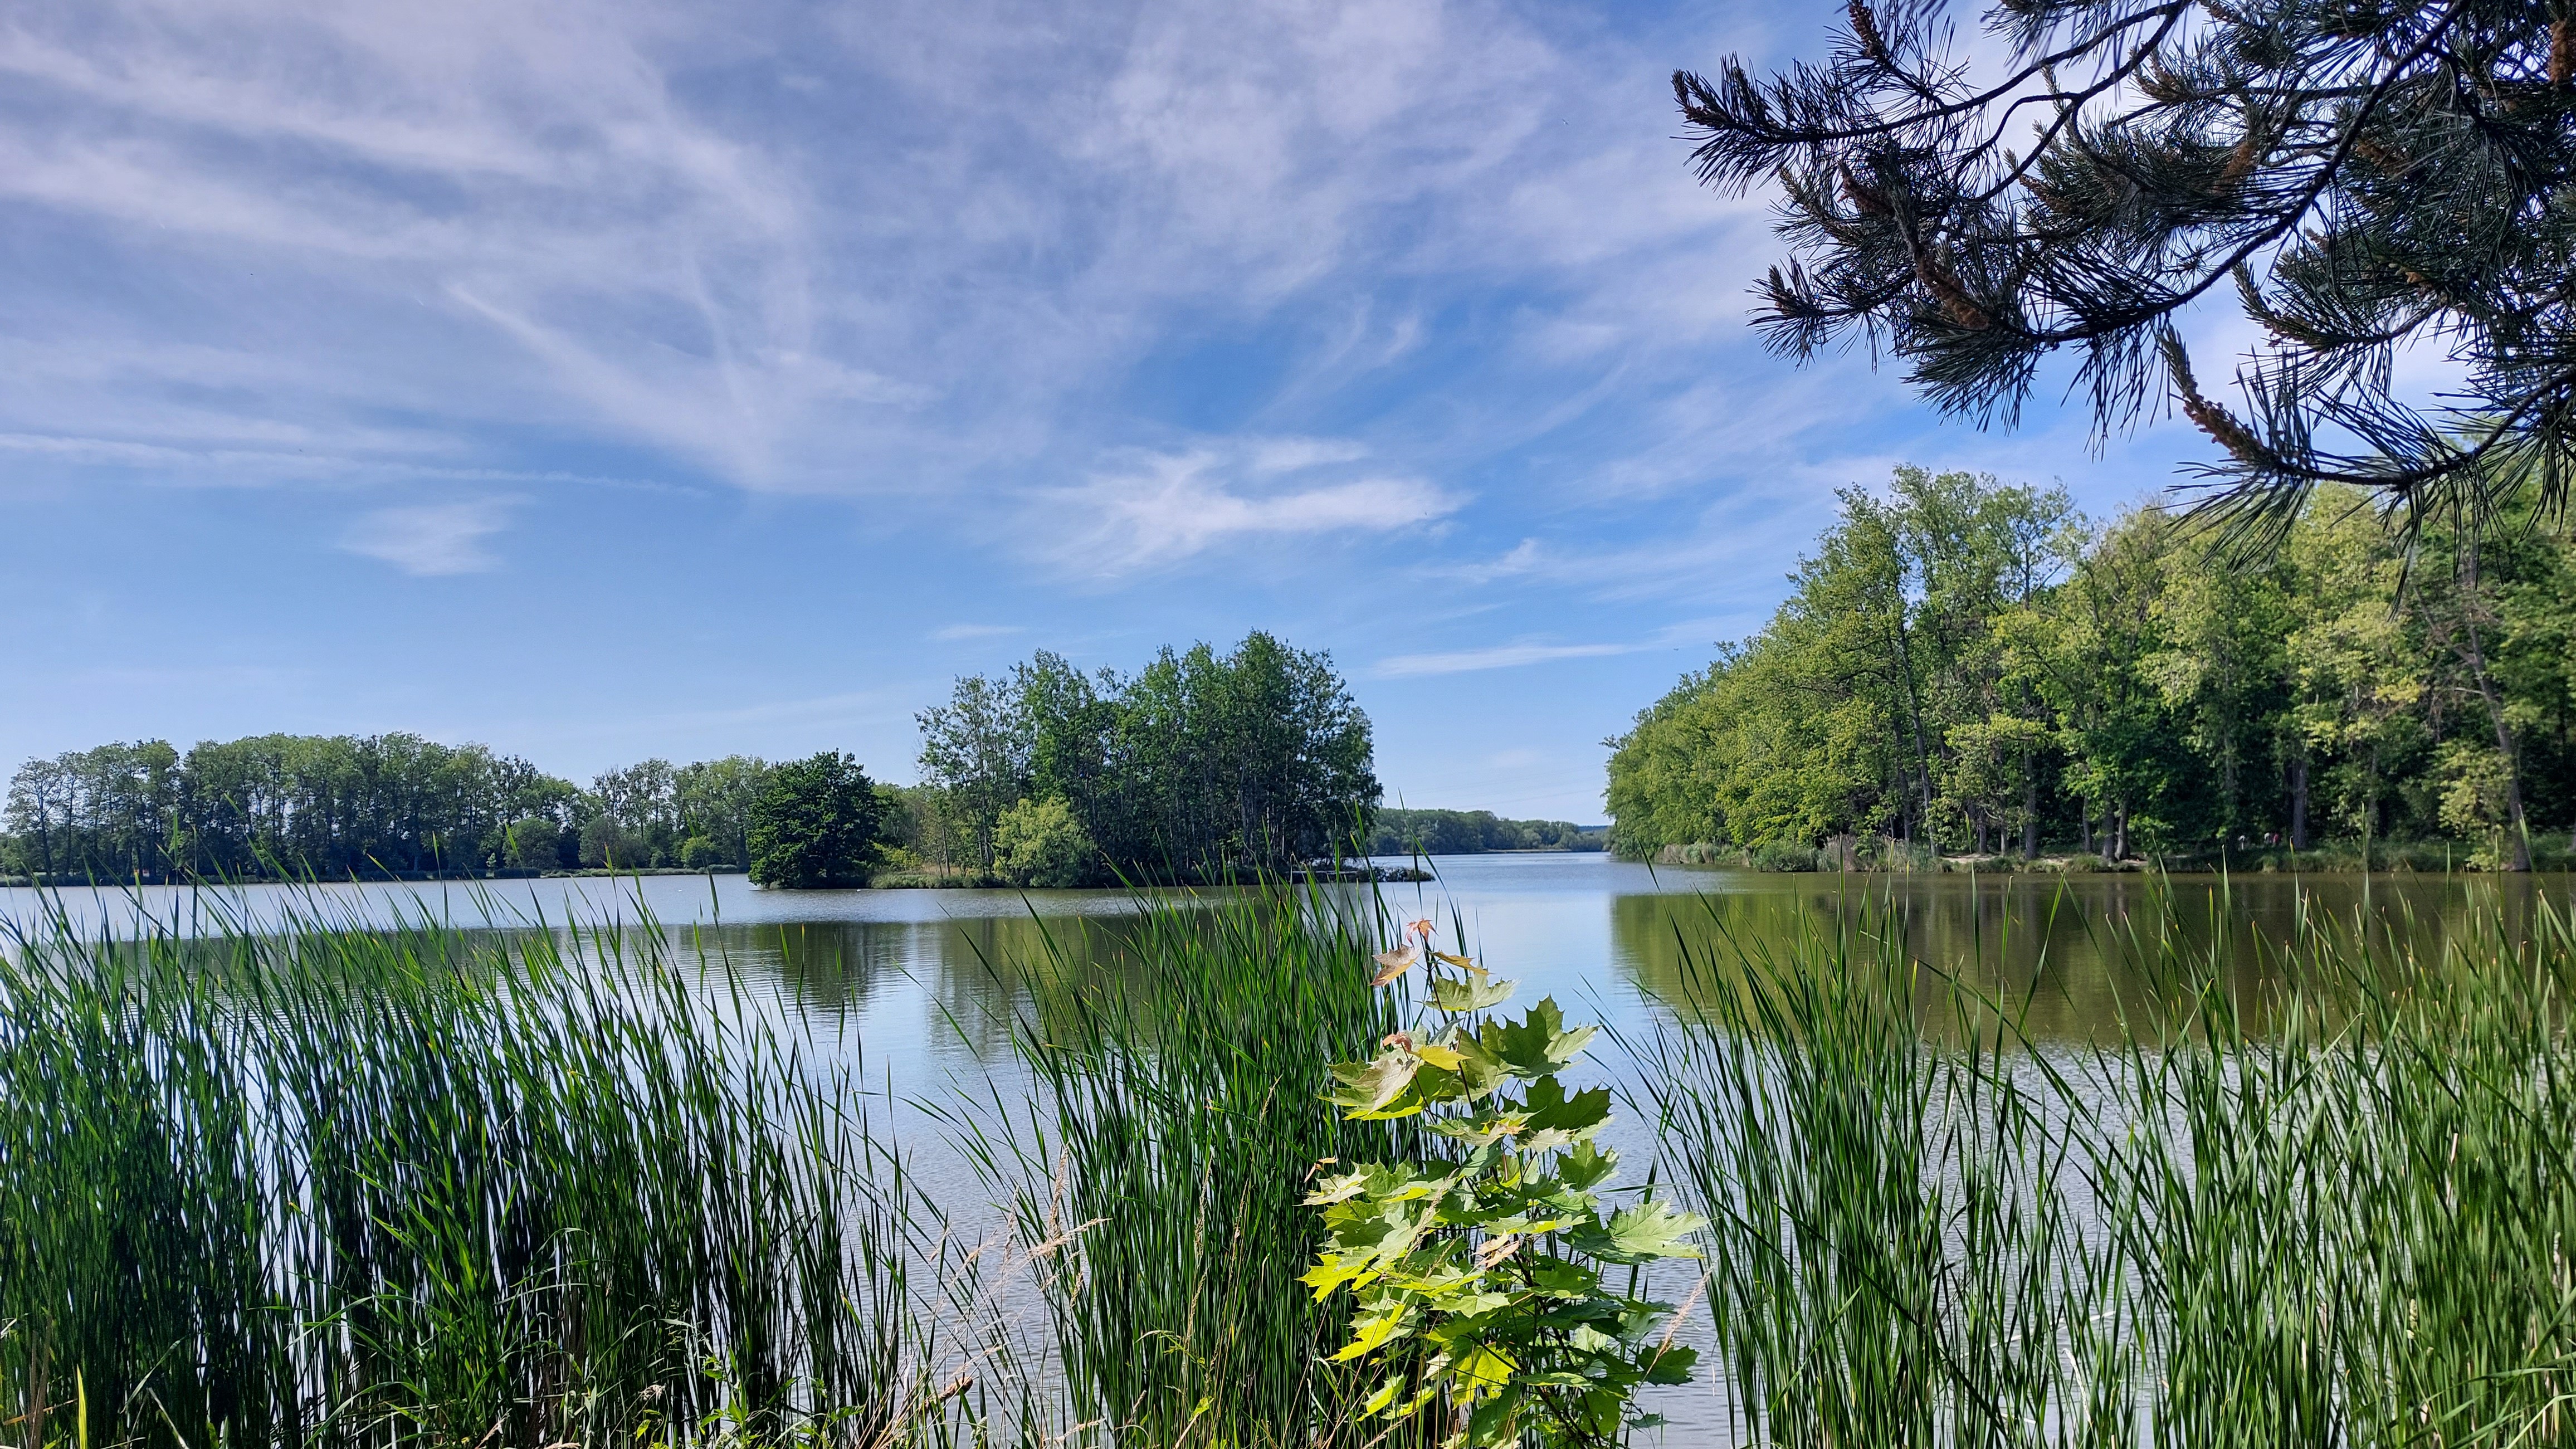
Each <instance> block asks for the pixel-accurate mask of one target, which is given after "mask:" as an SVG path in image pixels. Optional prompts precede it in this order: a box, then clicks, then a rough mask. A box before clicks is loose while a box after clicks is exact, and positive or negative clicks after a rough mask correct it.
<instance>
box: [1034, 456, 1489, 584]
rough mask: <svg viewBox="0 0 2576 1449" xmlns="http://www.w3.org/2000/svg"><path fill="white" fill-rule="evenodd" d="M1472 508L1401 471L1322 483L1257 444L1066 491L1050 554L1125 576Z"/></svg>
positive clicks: (1084, 568) (1143, 462)
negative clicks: (1247, 546)
mask: <svg viewBox="0 0 2576 1449" xmlns="http://www.w3.org/2000/svg"><path fill="white" fill-rule="evenodd" d="M1308 456H1309V457H1310V458H1311V459H1313V460H1316V461H1318V462H1320V461H1322V460H1326V459H1334V460H1340V459H1345V458H1350V457H1355V456H1357V455H1351V454H1347V453H1339V452H1335V451H1333V450H1330V449H1324V448H1316V449H1312V450H1310V452H1309V455H1308ZM1465 502H1466V500H1465V498H1464V497H1463V496H1461V495H1458V494H1455V493H1451V492H1448V491H1446V490H1443V489H1441V488H1438V487H1435V486H1433V485H1432V484H1430V483H1428V482H1426V481H1424V480H1422V479H1420V478H1411V477H1405V476H1402V475H1397V474H1382V473H1364V474H1361V475H1358V476H1351V477H1341V476H1337V475H1333V474H1327V475H1325V476H1323V477H1316V476H1314V468H1313V465H1312V464H1297V465H1294V466H1293V468H1292V467H1291V466H1289V465H1283V464H1281V463H1280V462H1279V461H1278V459H1277V456H1276V455H1275V454H1270V455H1264V454H1263V453H1262V452H1261V451H1260V450H1259V449H1257V448H1256V449H1248V450H1247V449H1236V450H1232V451H1228V450H1223V449H1219V448H1213V447H1210V448H1195V449H1191V450H1189V451H1186V452H1179V453H1154V454H1144V455H1139V456H1131V457H1128V458H1125V459H1122V460H1120V466H1117V467H1113V468H1110V469H1107V470H1105V471H1103V472H1101V473H1100V474H1098V475H1096V476H1094V477H1093V478H1092V479H1091V481H1090V482H1088V483H1086V484H1084V485H1083V486H1081V487H1080V488H1075V489H1068V490H1064V491H1063V492H1061V493H1059V494H1058V495H1056V497H1055V498H1054V500H1053V504H1054V506H1055V508H1056V509H1057V510H1059V511H1060V513H1061V515H1062V517H1063V520H1064V522H1065V525H1066V532H1065V533H1064V534H1063V535H1062V536H1061V538H1060V540H1059V541H1057V542H1054V543H1051V544H1049V545H1047V546H1046V552H1048V553H1049V554H1051V555H1052V556H1053V557H1054V558H1055V559H1056V560H1057V561H1058V562H1059V563H1060V564H1062V565H1063V566H1065V567H1067V568H1068V569H1071V570H1073V571H1075V572H1079V573H1086V574H1091V575H1095V576H1106V577H1117V576H1122V575H1125V574H1129V573H1132V572H1135V571H1138V570H1142V569H1150V568H1155V567H1158V566H1162V565H1167V564H1173V563H1178V562H1180V561H1182V560H1185V559H1189V558H1191V557H1194V556H1196V555H1198V554H1200V553H1203V552H1206V551H1207V550H1210V549H1213V548H1217V547H1219V546H1222V545H1227V544H1233V543H1240V542H1244V541H1248V540H1257V539H1265V538H1267V539H1278V538H1294V537H1309V536H1316V535H1326V534H1387V533H1394V532H1398V531H1403V530H1411V529H1416V528H1419V527H1421V526H1423V525H1425V524H1429V523H1432V522H1435V521H1436V520H1438V519H1441V518H1444V517H1446V516H1447V515H1449V514H1451V513H1453V512H1455V511H1457V510H1458V508H1460V507H1461V506H1462V505H1463V504H1464V503H1465Z"/></svg>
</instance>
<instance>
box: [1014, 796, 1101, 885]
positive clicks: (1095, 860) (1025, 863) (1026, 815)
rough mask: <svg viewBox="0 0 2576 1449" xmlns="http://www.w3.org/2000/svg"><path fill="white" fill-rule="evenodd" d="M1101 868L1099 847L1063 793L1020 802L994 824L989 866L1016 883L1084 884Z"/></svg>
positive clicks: (1088, 882)
mask: <svg viewBox="0 0 2576 1449" xmlns="http://www.w3.org/2000/svg"><path fill="white" fill-rule="evenodd" d="M1099 866H1100V848H1099V847H1098V846H1096V845H1093V844H1092V843H1091V835H1090V833H1089V832H1087V831H1085V830H1084V829H1083V828H1082V822H1081V821H1080V820H1078V819H1076V818H1074V813H1073V807H1071V806H1069V805H1067V804H1065V803H1064V797H1063V796H1061V795H1049V796H1047V797H1046V798H1044V799H1042V800H1022V801H1019V802H1018V803H1017V804H1014V805H1013V806H1012V807H1011V808H1010V809H1008V810H1005V811H1003V812H1002V818H1001V819H1000V820H999V821H998V822H996V823H995V825H994V827H993V868H994V869H995V870H998V871H1000V872H1001V875H1002V878H1003V879H1004V880H1007V881H1009V882H1010V883H1011V884H1013V885H1015V886H1033V887H1035V888H1037V889H1039V890H1066V889H1070V888H1071V887H1074V886H1078V885H1088V884H1090V882H1091V880H1092V879H1093V877H1094V876H1096V875H1097V874H1098V873H1099Z"/></svg>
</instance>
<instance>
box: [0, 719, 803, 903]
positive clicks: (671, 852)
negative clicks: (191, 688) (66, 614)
mask: <svg viewBox="0 0 2576 1449" xmlns="http://www.w3.org/2000/svg"><path fill="white" fill-rule="evenodd" d="M767 768H768V766H767V765H765V764H764V763H762V762H761V761H759V760H756V759H748V758H745V757H743V756H739V755H736V756H731V757H729V758H726V759H722V760H713V761H706V762H702V763H699V764H694V765H684V766H681V767H680V768H678V769H676V770H675V769H673V768H672V767H671V765H670V764H669V763H668V762H667V761H663V760H645V761H643V762H641V763H639V764H635V765H630V766H627V767H625V768H623V769H618V770H610V771H608V772H606V773H604V774H602V775H600V776H599V777H598V778H597V779H596V780H595V781H593V782H592V787H591V789H589V790H587V791H584V790H581V789H578V788H576V787H575V786H574V785H573V784H572V783H571V782H569V781H566V780H559V779H556V778H554V777H552V776H550V775H547V774H544V773H543V772H541V771H539V770H538V769H537V768H536V767H535V766H534V765H531V764H529V763H528V762H527V761H525V760H523V759H520V758H518V757H516V756H512V755H496V754H494V753H493V752H492V751H491V750H489V749H486V748H485V747H483V746H481V745H458V746H449V745H442V744H439V743H437V742H435V741H432V740H424V739H422V738H420V737H419V736H417V735H406V734H389V735H376V736H370V737H367V738H348V737H341V736H334V737H327V738H324V737H311V736H298V735H260V736H255V737H252V738H249V739H240V740H233V741H230V742H228V743H217V742H213V741H208V742H206V743H203V744H200V745H197V746H196V747H195V748H193V749H191V750H189V751H188V752H187V753H186V754H185V755H184V756H183V755H181V754H180V753H178V752H177V751H176V750H174V749H172V748H171V747H170V746H169V745H168V744H167V743H165V742H162V741H159V740H146V741H141V742H138V743H135V744H130V745H103V746H100V747H99V748H97V749H93V750H75V751H72V752H70V753H68V754H64V755H59V756H56V757H55V758H53V759H49V760H29V761H27V762H26V763H25V764H24V765H22V766H21V767H20V768H19V769H18V771H17V773H16V775H15V776H14V777H13V778H12V779H11V781H10V785H9V792H8V799H7V805H6V812H5V817H0V818H5V819H6V821H7V822H8V824H9V828H10V830H11V831H12V832H13V836H14V850H13V857H14V859H15V861H16V863H17V864H18V866H19V868H20V869H21V870H23V871H25V872H27V873H30V874H35V875H40V876H49V877H52V878H54V879H56V880H85V879H100V880H128V881H131V880H145V881H162V880H172V879H179V878H184V877H188V876H201V877H211V878H220V879H231V880H256V879H261V878H267V877H275V876H279V875H284V876H289V877H304V876H318V877H321V878H325V879H347V878H350V877H353V876H354V877H383V876H387V875H422V874H454V873H473V872H478V871H485V870H492V869H497V868H503V867H506V868H509V869H513V870H553V869H556V868H558V867H562V866H569V865H573V864H577V863H578V864H587V865H606V864H609V863H611V861H612V860H613V861H614V863H615V864H617V865H618V866H620V867H627V868H634V867H645V866H667V865H677V864H680V863H681V862H680V859H679V856H680V849H681V846H682V843H683V842H684V841H685V840H686V839H687V838H688V837H690V836H702V837H704V838H706V839H708V840H709V841H712V842H714V843H715V844H716V846H717V847H718V849H719V852H720V854H719V856H718V857H717V858H715V859H712V860H709V861H707V862H705V863H706V864H709V865H733V866H737V867H747V866H748V865H749V864H750V859H751V857H750V847H749V838H748V830H749V814H748V812H749V810H750V805H751V800H752V797H753V796H755V795H757V794H758V792H759V786H760V780H761V776H762V773H763V772H764V771H765V770H767Z"/></svg>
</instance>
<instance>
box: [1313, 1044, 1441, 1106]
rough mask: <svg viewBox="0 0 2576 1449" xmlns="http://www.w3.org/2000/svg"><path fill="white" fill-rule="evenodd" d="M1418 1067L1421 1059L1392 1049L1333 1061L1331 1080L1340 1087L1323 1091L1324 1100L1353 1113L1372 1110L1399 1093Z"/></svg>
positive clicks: (1390, 1100) (1420, 1066)
mask: <svg viewBox="0 0 2576 1449" xmlns="http://www.w3.org/2000/svg"><path fill="white" fill-rule="evenodd" d="M1421 1069H1422V1058H1420V1057H1417V1056H1415V1055H1414V1054H1413V1053H1411V1052H1405V1051H1396V1050H1394V1049H1393V1048H1389V1049H1388V1050H1386V1051H1384V1052H1381V1053H1379V1054H1378V1056H1377V1057H1376V1058H1375V1059H1374V1060H1371V1061H1365V1062H1335V1063H1333V1080H1335V1081H1337V1082H1339V1083H1341V1086H1340V1088H1339V1089H1337V1090H1335V1091H1331V1092H1327V1093H1325V1094H1324V1100H1325V1101H1327V1102H1330V1103H1332V1104H1333V1105H1334V1106H1336V1107H1345V1108H1348V1109H1350V1110H1352V1111H1354V1112H1375V1111H1377V1110H1379V1109H1381V1108H1383V1107H1384V1106H1386V1104H1387V1103H1389V1102H1392V1101H1394V1100H1395V1099H1396V1098H1397V1097H1398V1096H1399V1095H1401V1094H1402V1093H1403V1091H1404V1089H1405V1088H1406V1087H1407V1086H1409V1085H1411V1083H1412V1081H1413V1074H1414V1073H1415V1072H1418V1071H1420V1070H1421Z"/></svg>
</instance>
